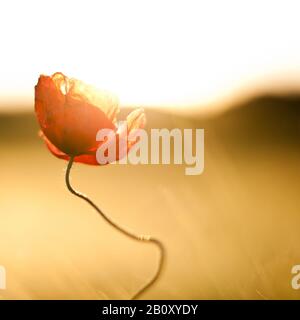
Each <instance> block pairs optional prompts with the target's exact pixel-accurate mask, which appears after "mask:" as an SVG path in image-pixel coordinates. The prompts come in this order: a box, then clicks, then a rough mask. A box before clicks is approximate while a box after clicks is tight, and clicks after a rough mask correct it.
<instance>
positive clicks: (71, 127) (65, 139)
mask: <svg viewBox="0 0 300 320" xmlns="http://www.w3.org/2000/svg"><path fill="white" fill-rule="evenodd" d="M35 112H36V115H37V118H38V121H39V124H40V127H41V136H42V137H43V139H44V140H45V142H46V145H47V147H48V149H49V150H50V151H51V152H52V153H53V154H54V155H55V156H56V157H58V158H61V159H65V160H69V159H70V157H74V161H75V162H81V163H86V164H92V165H99V163H98V162H97V159H96V151H97V149H98V148H99V147H100V146H101V144H102V143H103V142H101V141H96V135H97V132H98V131H99V130H101V129H110V130H113V132H115V134H116V142H117V143H116V145H117V146H116V159H115V160H119V159H121V158H122V157H124V156H125V155H126V154H127V152H128V151H129V150H130V148H131V147H132V145H133V144H134V142H128V141H127V136H128V135H129V134H131V133H133V132H134V130H136V129H140V128H143V127H144V125H145V119H146V118H145V114H144V112H143V110H142V109H136V110H134V111H132V112H131V113H130V114H129V115H128V116H127V119H126V121H125V127H124V125H122V126H118V125H117V119H116V116H117V114H118V112H119V103H118V99H117V98H116V97H115V96H113V95H112V94H110V93H108V92H105V91H100V90H98V89H96V88H94V87H92V86H90V85H87V84H85V83H83V82H82V81H80V80H77V79H73V78H68V77H67V76H65V75H64V74H62V73H60V72H57V73H54V74H53V75H52V76H45V75H41V76H40V77H39V80H38V83H37V85H36V86H35ZM125 129H126V130H125ZM120 139H126V141H127V142H126V146H127V148H125V149H126V150H119V148H118V145H119V143H118V142H119V141H120Z"/></svg>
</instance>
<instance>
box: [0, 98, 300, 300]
mask: <svg viewBox="0 0 300 320" xmlns="http://www.w3.org/2000/svg"><path fill="white" fill-rule="evenodd" d="M146 114H147V117H148V128H151V127H156V128H160V127H170V128H171V127H180V128H204V129H205V171H204V173H203V174H202V175H200V176H185V175H184V166H163V165H147V166H142V165H139V166H114V165H111V166H105V167H89V166H85V165H75V168H74V170H73V173H72V181H73V184H74V186H75V187H76V188H78V189H79V190H80V191H82V192H84V193H87V194H88V195H89V196H90V197H91V198H92V199H93V200H95V202H96V203H97V204H99V205H100V207H102V209H103V210H104V211H105V212H106V213H108V214H109V215H110V216H111V217H112V218H113V219H114V220H115V221H117V222H119V223H121V224H122V225H124V226H127V227H128V228H129V229H132V230H133V231H135V232H137V233H146V234H153V235H156V236H157V237H159V238H161V239H162V240H163V241H164V243H165V245H166V247H167V249H168V256H167V263H166V267H165V270H164V273H163V275H162V278H161V280H160V281H159V282H158V283H157V284H156V285H155V286H153V288H152V289H151V290H149V291H148V292H147V293H146V294H145V295H144V296H143V298H145V299H146V298H147V299H155V298H157V299H233V298H235V299H246V298H247V299H279V298H280V299H299V298H300V291H296V290H293V289H292V288H291V285H290V282H291V278H292V275H291V268H292V266H293V265H295V264H300V232H299V228H300V197H299V191H300V169H299V168H300V98H299V97H297V96H291V97H271V96H269V97H268V96H266V97H260V98H257V99H253V100H251V101H249V102H246V103H244V104H243V105H239V106H235V107H233V108H232V109H231V110H228V111H226V112H225V113H222V114H218V115H215V116H213V117H212V116H211V117H209V118H205V117H200V116H197V117H196V116H190V117H183V116H178V115H174V114H172V113H171V111H170V113H169V114H168V113H164V112H161V111H159V110H156V111H154V110H147V111H146ZM37 130H38V127H37V124H36V121H35V118H34V114H33V113H30V114H6V115H2V116H0V150H1V158H0V164H1V165H0V178H1V183H0V244H1V245H0V265H4V266H5V267H6V270H7V290H0V298H3V299H108V298H111V299H128V298H130V297H131V296H132V295H133V294H134V293H135V292H136V290H137V289H138V288H140V286H141V285H143V284H144V283H145V281H146V280H147V279H148V278H149V277H150V276H151V275H152V274H153V272H154V270H155V267H156V263H157V257H158V256H157V251H156V248H155V247H153V246H152V245H150V244H139V243H136V242H134V241H131V240H129V239H127V238H125V237H124V236H123V235H121V234H119V233H118V232H117V231H115V230H113V229H112V228H111V227H110V226H108V225H107V224H106V223H105V222H104V221H103V220H102V219H101V218H100V217H99V216H98V215H97V214H96V213H95V212H94V211H93V209H92V208H90V207H89V206H88V205H87V204H86V203H84V202H83V201H81V200H80V199H77V198H75V197H74V196H72V195H71V194H69V193H68V191H67V189H66V187H65V185H64V170H65V166H66V162H64V161H63V160H58V159H56V158H55V157H53V156H52V155H51V154H50V153H49V152H48V151H47V149H46V148H45V146H44V145H43V142H42V141H41V140H40V139H39V138H38V136H37Z"/></svg>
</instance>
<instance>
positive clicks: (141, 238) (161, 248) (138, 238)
mask: <svg viewBox="0 0 300 320" xmlns="http://www.w3.org/2000/svg"><path fill="white" fill-rule="evenodd" d="M73 163H74V157H70V160H69V163H68V166H67V170H66V176H65V180H66V185H67V188H68V190H69V191H70V192H71V193H72V194H74V195H75V196H77V197H79V198H81V199H83V200H85V201H86V202H87V203H88V204H90V205H91V206H92V207H93V208H94V209H95V210H96V211H97V212H98V213H99V214H100V216H101V217H102V218H103V219H104V220H105V221H106V222H108V223H109V224H110V225H111V226H112V227H113V228H115V229H117V230H118V231H120V232H121V233H123V234H124V235H125V236H127V237H129V238H130V239H133V240H136V241H140V242H147V243H152V244H155V245H156V246H157V247H158V249H159V252H160V257H159V263H158V267H157V270H156V273H155V275H154V276H153V277H152V278H151V279H150V280H149V281H148V282H147V283H146V284H145V285H144V286H143V287H142V288H141V289H139V290H138V292H137V293H135V294H134V296H133V297H132V299H137V298H138V297H139V296H140V295H141V294H142V293H144V292H145V291H146V290H147V289H149V288H150V287H151V286H152V285H153V284H154V282H156V280H157V279H158V278H159V277H160V275H161V272H162V269H163V265H164V259H165V248H164V245H163V244H162V242H161V241H160V240H158V239H156V238H153V237H151V236H148V235H136V234H134V233H132V232H130V231H128V230H126V229H124V228H123V227H121V226H120V225H118V224H117V223H116V222H114V221H112V220H111V219H110V218H109V217H108V216H107V215H106V214H105V213H103V211H102V210H101V209H100V208H99V207H98V206H97V205H96V204H95V203H94V202H93V201H92V200H91V199H90V198H88V197H87V196H86V195H84V194H82V193H80V192H78V191H77V190H75V189H74V188H73V187H72V186H71V183H70V172H71V168H72V165H73Z"/></svg>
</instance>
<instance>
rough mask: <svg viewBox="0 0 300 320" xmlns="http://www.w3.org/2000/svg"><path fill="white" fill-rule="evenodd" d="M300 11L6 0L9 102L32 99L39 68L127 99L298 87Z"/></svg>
mask: <svg viewBox="0 0 300 320" xmlns="http://www.w3.org/2000/svg"><path fill="white" fill-rule="evenodd" d="M299 9H300V5H299V2H297V1H258V0H256V1H233V0H231V1H205V2H204V1H154V0H152V1H141V0H140V1H112V0H110V1H87V0H85V1H72V2H71V1H64V2H62V1H33V0H30V1H15V0H13V1H9V2H8V1H7V2H5V4H1V5H0V15H1V17H0V28H1V43H0V45H1V53H0V57H1V59H0V107H5V106H6V105H8V104H17V103H18V102H20V103H21V104H26V103H28V104H29V105H32V101H33V86H34V85H35V84H36V81H37V78H38V76H39V74H40V73H44V74H52V73H54V72H56V71H61V72H63V73H65V74H66V75H68V76H70V77H75V78H78V79H81V80H83V81H85V82H87V83H90V84H93V85H95V86H97V87H99V88H102V89H107V90H110V91H112V92H114V93H116V94H117V95H118V96H119V98H120V101H121V104H122V105H145V106H161V105H164V106H178V107H180V106H181V107H182V106H185V105H208V104H213V103H216V102H218V101H221V100H222V99H224V100H226V99H228V98H230V97H231V96H232V95H234V94H236V93H237V92H238V91H239V90H246V89H247V88H252V87H253V86H258V87H259V86H261V87H266V88H267V89H269V88H271V89H272V88H273V87H274V86H277V87H282V86H285V85H286V86H287V87H289V86H290V85H291V84H292V85H294V84H295V86H296V87H297V89H298V86H299V84H300V81H299V80H300V42H299V41H298V38H299V35H298V33H299V30H300V19H299V17H298V15H299V12H300V10H299ZM298 83H299V84H298Z"/></svg>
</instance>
